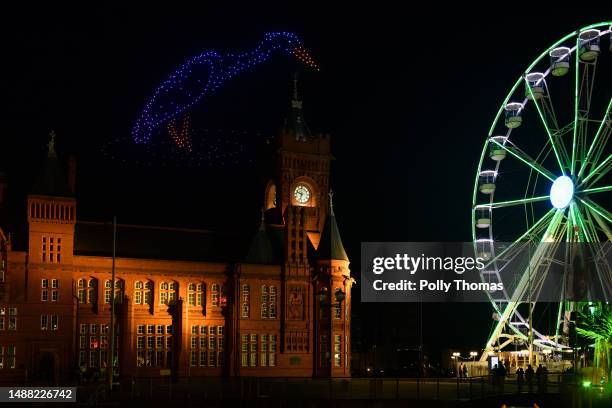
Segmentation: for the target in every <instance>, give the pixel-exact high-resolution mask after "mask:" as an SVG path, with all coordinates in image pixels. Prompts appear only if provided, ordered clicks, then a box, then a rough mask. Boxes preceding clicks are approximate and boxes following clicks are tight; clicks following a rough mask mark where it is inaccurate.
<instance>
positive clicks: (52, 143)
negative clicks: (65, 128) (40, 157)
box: [47, 130, 57, 159]
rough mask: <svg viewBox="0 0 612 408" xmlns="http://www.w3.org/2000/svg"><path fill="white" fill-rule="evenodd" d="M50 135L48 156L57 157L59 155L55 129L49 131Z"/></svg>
mask: <svg viewBox="0 0 612 408" xmlns="http://www.w3.org/2000/svg"><path fill="white" fill-rule="evenodd" d="M49 136H50V138H51V139H50V140H49V143H47V148H48V152H47V157H49V158H53V159H55V158H56V157H57V153H55V131H54V130H51V131H50V132H49Z"/></svg>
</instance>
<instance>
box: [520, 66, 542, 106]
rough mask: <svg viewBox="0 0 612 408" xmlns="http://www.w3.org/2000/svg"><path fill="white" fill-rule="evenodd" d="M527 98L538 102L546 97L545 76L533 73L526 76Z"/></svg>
mask: <svg viewBox="0 0 612 408" xmlns="http://www.w3.org/2000/svg"><path fill="white" fill-rule="evenodd" d="M525 81H526V84H525V96H526V97H527V99H531V100H533V99H535V100H538V99H540V98H542V96H544V74H543V73H541V72H532V73H530V74H527V75H525Z"/></svg>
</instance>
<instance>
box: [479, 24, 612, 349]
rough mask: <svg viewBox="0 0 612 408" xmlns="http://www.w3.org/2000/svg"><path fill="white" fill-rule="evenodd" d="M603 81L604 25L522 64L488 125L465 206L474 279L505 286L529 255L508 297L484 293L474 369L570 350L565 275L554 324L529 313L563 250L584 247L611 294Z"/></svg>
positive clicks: (611, 63) (607, 107)
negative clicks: (479, 263)
mask: <svg viewBox="0 0 612 408" xmlns="http://www.w3.org/2000/svg"><path fill="white" fill-rule="evenodd" d="M611 73H612V22H603V23H598V24H593V25H590V26H587V27H584V28H581V29H580V30H577V31H574V32H572V33H570V34H568V35H566V36H565V37H563V38H561V39H560V40H558V41H557V42H555V43H554V44H553V45H552V46H551V47H550V48H548V49H547V50H546V51H544V52H543V53H542V54H541V55H540V56H539V57H538V58H536V59H535V61H533V63H531V65H529V67H528V68H527V70H526V71H525V72H524V73H523V74H522V75H521V76H520V77H519V78H518V80H517V81H516V82H515V83H514V86H513V87H512V88H511V90H510V92H509V93H508V94H507V96H506V98H505V100H504V101H503V103H502V104H501V106H500V108H499V111H498V112H497V115H496V116H495V119H494V120H493V123H492V125H491V127H490V130H489V134H488V136H487V139H486V141H485V143H484V147H483V150H482V154H481V156H480V162H479V164H478V171H477V174H476V180H475V183H474V192H473V201H472V235H473V247H474V251H475V253H476V255H477V256H480V257H482V258H484V259H485V260H486V265H485V268H483V269H482V270H481V271H480V278H481V280H482V281H484V282H495V283H499V282H503V281H504V280H505V278H507V277H506V276H505V274H506V273H509V272H508V270H509V268H508V265H509V264H510V262H511V261H512V259H513V256H515V255H516V254H518V253H519V252H520V251H521V250H522V249H524V248H525V247H526V246H531V247H530V248H533V250H530V251H529V259H528V262H527V263H526V267H525V268H524V269H521V270H520V271H519V273H518V279H517V278H516V277H515V285H514V286H513V288H512V290H506V289H504V291H503V292H495V293H489V299H490V301H491V303H492V305H493V308H494V314H493V315H494V324H493V329H492V331H491V333H490V335H489V339H488V341H487V344H486V348H485V353H483V355H482V357H481V360H484V359H486V355H487V353H488V352H491V351H501V350H502V349H504V347H506V346H509V345H511V344H527V343H528V342H529V346H530V347H533V348H534V349H537V350H541V351H546V350H549V352H550V351H561V350H563V349H564V348H567V347H568V344H569V343H568V329H567V327H568V321H569V319H570V318H571V317H570V316H571V312H572V311H573V308H574V307H575V306H574V305H573V304H572V303H571V302H567V301H564V299H566V297H565V296H566V295H567V291H568V290H570V289H571V288H569V287H568V282H569V280H568V277H567V276H564V277H563V280H562V282H560V285H559V293H557V294H555V296H558V299H559V300H558V302H555V303H553V307H554V308H555V309H556V310H555V312H554V314H553V315H554V319H555V321H554V323H553V324H548V325H542V326H543V327H538V322H536V321H534V320H533V319H531V318H530V315H529V314H528V312H527V310H529V313H530V312H531V311H532V310H534V308H535V307H536V305H537V303H538V300H539V299H542V295H543V294H542V293H541V290H542V286H541V285H542V282H543V281H544V279H545V277H546V274H547V273H548V271H549V270H550V268H551V265H553V264H555V263H556V264H558V265H566V266H567V265H569V263H570V262H571V261H570V258H569V257H570V256H571V254H569V252H570V251H567V250H565V251H558V248H559V247H560V246H561V245H565V243H582V242H586V243H589V245H592V246H593V248H594V250H593V252H592V259H593V260H594V265H595V266H594V268H595V274H596V276H597V279H596V281H597V282H596V284H598V285H600V286H601V289H602V291H601V293H608V294H609V293H612V270H611V268H610V265H609V263H608V262H607V261H606V259H607V258H606V256H609V255H610V254H611V253H612V228H611V224H612V214H611V213H610V211H609V210H608V208H609V204H610V199H611V197H610V195H612V193H611V191H612V180H611V178H610V176H611V175H610V174H608V173H609V171H610V169H611V168H612V155H611V150H612V149H611V145H610V143H609V139H610V135H611V134H612V112H611V109H612V74H611ZM499 242H505V243H506V244H504V245H503V246H499V245H496V244H497V243H499ZM566 246H567V245H566ZM559 253H561V255H559ZM566 269H570V268H566ZM514 273H516V271H515V272H514ZM527 293H528V295H529V297H528V301H525V298H526V294H527ZM547 295H548V296H550V293H547ZM605 300H607V301H612V299H605ZM544 326H547V327H544ZM530 350H531V349H530Z"/></svg>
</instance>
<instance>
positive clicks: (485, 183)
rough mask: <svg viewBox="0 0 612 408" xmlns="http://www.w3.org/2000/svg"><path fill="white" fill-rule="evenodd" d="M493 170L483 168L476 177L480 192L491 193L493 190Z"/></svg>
mask: <svg viewBox="0 0 612 408" xmlns="http://www.w3.org/2000/svg"><path fill="white" fill-rule="evenodd" d="M496 175H497V172H496V171H495V170H483V171H481V172H480V176H479V177H478V182H479V183H478V184H479V186H480V187H479V189H480V192H481V193H483V194H493V192H495V176H496Z"/></svg>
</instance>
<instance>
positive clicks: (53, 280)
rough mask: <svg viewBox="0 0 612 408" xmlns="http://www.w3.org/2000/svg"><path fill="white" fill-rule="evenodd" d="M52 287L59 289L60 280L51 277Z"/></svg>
mask: <svg viewBox="0 0 612 408" xmlns="http://www.w3.org/2000/svg"><path fill="white" fill-rule="evenodd" d="M51 287H52V288H53V289H57V288H58V287H59V281H58V280H57V279H51Z"/></svg>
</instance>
